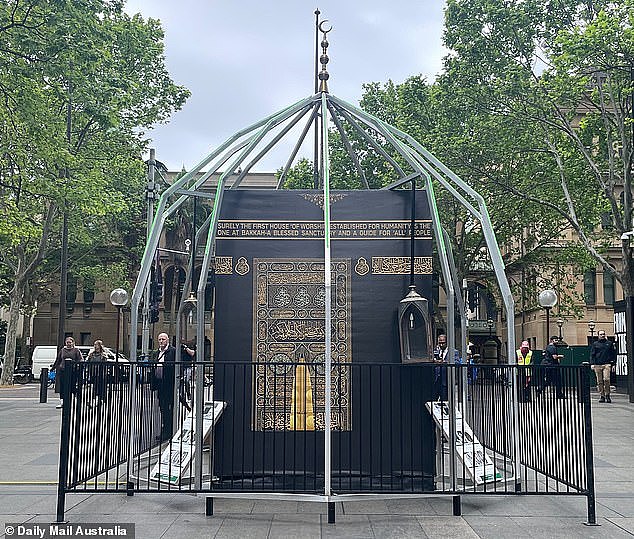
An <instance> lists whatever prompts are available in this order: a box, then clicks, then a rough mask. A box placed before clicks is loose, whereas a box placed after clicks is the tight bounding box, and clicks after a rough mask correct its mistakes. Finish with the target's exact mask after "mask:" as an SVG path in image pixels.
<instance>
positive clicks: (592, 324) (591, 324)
mask: <svg viewBox="0 0 634 539" xmlns="http://www.w3.org/2000/svg"><path fill="white" fill-rule="evenodd" d="M595 327H596V324H595V322H594V320H590V322H588V329H589V330H590V339H591V340H592V339H593V338H594V328H595Z"/></svg>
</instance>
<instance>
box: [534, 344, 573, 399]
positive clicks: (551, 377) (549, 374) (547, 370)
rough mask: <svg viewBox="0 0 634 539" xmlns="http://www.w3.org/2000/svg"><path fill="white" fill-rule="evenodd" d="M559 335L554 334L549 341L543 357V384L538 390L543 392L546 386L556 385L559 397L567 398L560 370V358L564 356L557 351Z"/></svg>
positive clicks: (539, 392)
mask: <svg viewBox="0 0 634 539" xmlns="http://www.w3.org/2000/svg"><path fill="white" fill-rule="evenodd" d="M558 340H559V337H556V336H552V337H551V338H550V339H549V341H548V346H546V349H545V350H544V356H543V358H542V367H543V377H542V379H543V384H542V385H541V387H540V388H539V389H538V390H537V394H538V395H539V394H541V393H542V391H544V389H546V387H548V386H550V385H554V386H555V389H556V393H557V398H558V399H565V398H566V396H565V395H564V392H563V388H562V385H561V373H560V372H559V368H560V367H559V360H560V359H561V358H563V357H564V356H563V355H561V354H558V353H557V346H556V343H557V342H558Z"/></svg>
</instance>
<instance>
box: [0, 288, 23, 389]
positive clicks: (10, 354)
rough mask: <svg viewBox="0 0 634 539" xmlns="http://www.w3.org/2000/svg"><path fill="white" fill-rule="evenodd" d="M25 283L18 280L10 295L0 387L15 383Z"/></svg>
mask: <svg viewBox="0 0 634 539" xmlns="http://www.w3.org/2000/svg"><path fill="white" fill-rule="evenodd" d="M24 288H25V281H24V280H21V279H18V280H16V281H15V284H14V285H13V288H12V289H11V292H10V293H9V301H10V306H9V322H8V324H7V344H6V349H5V354H4V367H3V369H2V377H1V378H0V386H5V385H10V384H12V383H13V367H14V363H15V342H16V335H17V332H18V320H19V318H20V307H21V306H22V298H23V297H24Z"/></svg>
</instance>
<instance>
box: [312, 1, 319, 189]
mask: <svg viewBox="0 0 634 539" xmlns="http://www.w3.org/2000/svg"><path fill="white" fill-rule="evenodd" d="M319 14H320V11H319V9H316V10H315V93H317V92H318V91H319ZM314 146H315V148H314V150H315V153H314V156H313V188H314V189H319V165H318V163H319V116H318V115H316V116H315V142H314Z"/></svg>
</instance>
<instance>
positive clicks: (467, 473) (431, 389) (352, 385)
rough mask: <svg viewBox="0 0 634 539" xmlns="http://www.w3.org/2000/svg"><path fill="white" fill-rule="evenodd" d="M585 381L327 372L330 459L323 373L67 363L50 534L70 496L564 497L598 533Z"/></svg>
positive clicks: (506, 371)
mask: <svg viewBox="0 0 634 539" xmlns="http://www.w3.org/2000/svg"><path fill="white" fill-rule="evenodd" d="M159 370H160V374H159V373H158V372H157V371H159ZM442 371H445V372H444V373H443V372H442ZM589 371H590V369H589V367H588V366H587V365H582V366H558V367H553V368H547V367H541V366H533V367H524V366H511V365H500V366H482V365H479V366H477V367H474V366H467V365H446V366H442V367H437V366H433V365H430V364H421V365H401V364H380V363H372V364H371V363H336V364H333V369H332V373H331V379H332V386H331V402H330V404H331V406H330V408H331V428H332V431H331V437H330V440H331V443H330V446H329V447H326V446H325V443H326V440H325V436H324V424H325V410H326V406H325V402H324V401H325V394H326V392H325V384H324V378H325V377H324V364H323V363H304V362H303V361H300V362H296V363H288V362H266V363H255V362H243V363H238V362H218V361H216V362H215V363H214V364H213V365H212V364H210V363H205V364H204V365H200V366H199V365H197V364H196V363H195V362H194V363H175V364H170V365H169V366H159V365H157V364H155V363H151V362H150V363H147V362H141V363H137V364H134V365H131V364H129V363H123V364H118V365H110V364H108V365H105V364H103V363H95V364H93V363H87V362H83V363H68V364H67V368H66V369H64V371H63V372H64V375H63V376H64V380H65V382H64V385H65V387H64V408H63V415H62V439H61V445H60V451H61V455H60V480H59V493H60V498H59V505H58V518H63V513H64V495H65V493H67V492H77V491H92V492H108V491H117V492H126V493H128V494H132V493H133V492H158V491H169V492H175V491H187V492H203V493H210V495H214V496H219V497H223V496H231V497H239V496H251V495H253V494H254V493H257V494H258V495H259V496H265V495H271V496H274V495H279V494H287V495H288V494H294V495H306V496H308V497H309V499H313V500H315V501H328V502H332V501H333V500H334V499H335V498H336V499H339V500H344V499H345V498H346V497H348V498H349V499H353V498H354V497H355V496H356V497H359V496H363V495H367V494H373V495H381V494H385V495H390V496H393V495H403V496H417V495H429V494H448V495H453V496H454V501H455V500H456V499H458V500H459V498H457V497H458V496H460V495H467V494H565V495H582V496H586V497H587V500H588V520H589V522H591V523H593V522H595V521H596V516H595V510H594V505H595V503H594V475H593V454H592V423H591V415H590V385H589ZM441 374H442V375H443V376H444V375H446V377H445V379H446V380H448V384H449V388H454V391H449V397H450V398H449V400H448V401H439V400H438V395H437V394H436V393H435V391H436V389H435V388H436V387H437V384H435V381H436V380H437V379H439V378H438V376H440V375H441ZM131 377H133V378H131ZM166 380H167V381H166ZM199 381H200V383H201V384H202V385H203V388H202V389H201V390H200V392H199V393H198V394H199V395H200V394H202V395H203V399H202V401H203V402H204V404H205V406H204V410H203V412H202V413H203V414H204V417H202V419H201V420H199V419H198V418H197V417H196V413H195V411H196V406H195V404H196V398H195V395H196V387H197V386H198V385H199ZM212 382H213V383H212ZM192 406H193V411H190V409H191V408H192ZM452 407H453V413H452ZM197 421H199V422H198V423H197ZM201 421H202V422H201ZM130 444H132V445H130ZM130 447H132V451H130ZM326 451H329V452H330V458H329V459H325V454H326ZM130 455H132V460H131V461H130ZM326 474H329V478H330V485H331V491H332V495H330V496H325V494H324V488H325V487H324V485H325V478H326ZM454 507H455V505H454ZM60 515H61V516H60Z"/></svg>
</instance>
